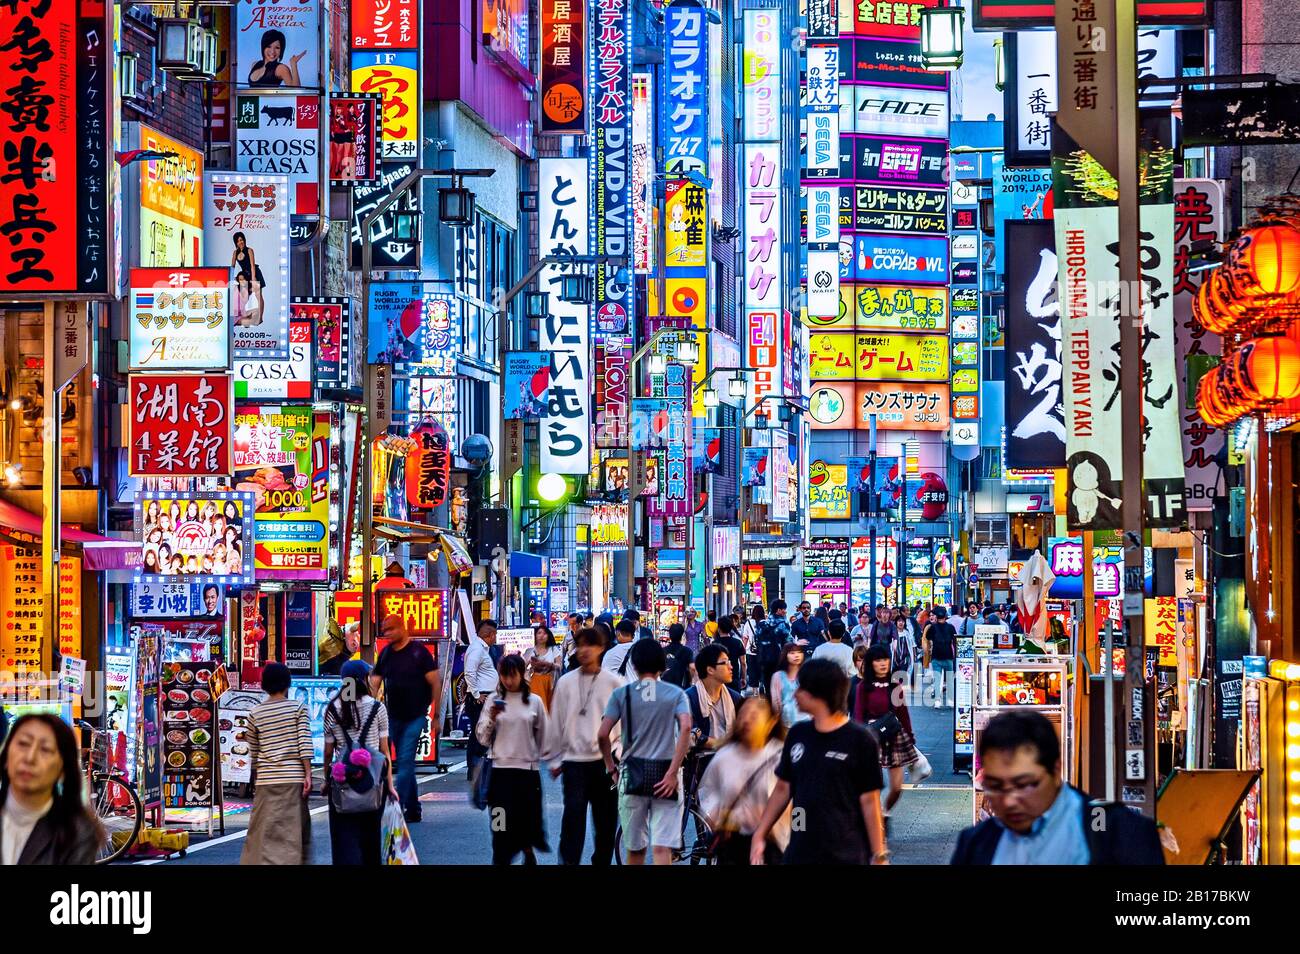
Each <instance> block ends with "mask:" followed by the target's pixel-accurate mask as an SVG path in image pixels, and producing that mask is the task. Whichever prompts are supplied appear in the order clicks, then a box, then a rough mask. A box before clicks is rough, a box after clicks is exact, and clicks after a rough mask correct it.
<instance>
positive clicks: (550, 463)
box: [537, 0, 592, 475]
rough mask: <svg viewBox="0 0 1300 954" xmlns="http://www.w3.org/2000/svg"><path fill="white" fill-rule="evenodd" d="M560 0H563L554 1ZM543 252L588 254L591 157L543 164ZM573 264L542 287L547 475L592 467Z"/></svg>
mask: <svg viewBox="0 0 1300 954" xmlns="http://www.w3.org/2000/svg"><path fill="white" fill-rule="evenodd" d="M554 2H556V3H558V2H560V0H554ZM538 184H539V192H540V199H539V212H538V223H539V251H540V252H541V253H542V254H543V255H554V254H557V253H568V254H579V255H585V254H587V252H588V250H589V233H588V231H587V201H588V179H587V160H586V159H542V160H540V161H539V163H538ZM571 270H572V268H571V267H570V266H561V265H547V266H546V267H545V268H543V269H542V271H541V273H540V275H539V277H538V288H539V289H541V290H542V291H544V292H548V293H549V294H550V303H551V304H550V314H549V315H547V316H546V318H545V319H543V320H542V321H541V322H540V323H539V326H538V342H537V347H538V350H539V351H546V352H550V354H551V372H550V387H549V389H548V391H547V399H546V414H545V415H544V417H543V421H542V427H541V468H542V472H543V473H552V474H574V475H582V474H586V473H588V472H589V471H590V470H591V420H590V401H591V394H592V386H591V368H590V360H591V354H590V351H591V346H590V322H589V319H588V307H587V306H586V305H577V304H571V303H569V302H565V301H563V300H561V298H560V295H559V291H560V288H559V286H560V284H561V281H562V277H563V276H564V275H565V274H566V273H568V272H569V271H571Z"/></svg>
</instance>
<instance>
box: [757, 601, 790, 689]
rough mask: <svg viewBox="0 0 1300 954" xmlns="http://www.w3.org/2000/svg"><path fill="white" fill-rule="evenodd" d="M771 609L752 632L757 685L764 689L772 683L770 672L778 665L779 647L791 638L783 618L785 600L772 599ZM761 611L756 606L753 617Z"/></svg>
mask: <svg viewBox="0 0 1300 954" xmlns="http://www.w3.org/2000/svg"><path fill="white" fill-rule="evenodd" d="M771 610H772V613H771V615H770V616H768V617H766V618H763V619H762V620H760V622H759V624H758V629H757V631H756V632H755V633H754V642H755V644H756V646H757V648H758V653H757V655H758V668H759V687H760V690H764V691H765V690H766V689H767V687H768V686H770V685H771V684H772V674H773V673H774V672H776V670H777V667H778V666H779V665H780V662H781V647H782V646H784V645H785V644H786V643H788V642H789V641H790V640H791V639H792V638H793V636H792V635H791V633H790V623H789V621H788V620H786V618H785V600H773V601H772V604H771ZM761 612H762V607H759V606H756V607H755V608H754V618H755V619H759V616H758V614H759V613H761Z"/></svg>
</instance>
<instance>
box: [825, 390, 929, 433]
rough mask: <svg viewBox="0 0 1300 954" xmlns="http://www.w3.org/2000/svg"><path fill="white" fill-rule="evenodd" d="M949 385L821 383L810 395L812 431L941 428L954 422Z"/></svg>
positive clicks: (927, 429) (924, 429) (921, 429)
mask: <svg viewBox="0 0 1300 954" xmlns="http://www.w3.org/2000/svg"><path fill="white" fill-rule="evenodd" d="M950 393H951V391H950V388H949V386H948V385H947V384H913V383H909V382H905V381H900V382H894V383H884V382H882V383H869V382H857V383H853V382H847V383H839V382H836V383H831V382H826V383H823V382H818V383H816V384H814V385H813V388H812V393H811V394H810V395H809V398H808V406H809V410H810V413H809V426H810V427H812V429H813V430H822V431H835V430H854V429H858V430H865V429H866V428H868V427H870V426H871V415H872V414H875V415H876V426H877V427H878V428H879V429H881V430H896V431H898V430H901V431H942V430H946V429H947V428H948V425H949V424H950V423H951V418H950V415H949V397H950Z"/></svg>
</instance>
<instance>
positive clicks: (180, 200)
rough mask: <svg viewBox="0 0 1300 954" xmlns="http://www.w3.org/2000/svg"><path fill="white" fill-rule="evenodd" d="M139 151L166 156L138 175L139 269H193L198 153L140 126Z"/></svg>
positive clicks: (198, 239)
mask: <svg viewBox="0 0 1300 954" xmlns="http://www.w3.org/2000/svg"><path fill="white" fill-rule="evenodd" d="M140 148H141V149H147V150H149V151H151V152H158V153H171V155H170V156H167V157H166V158H160V159H147V160H144V161H142V162H140V163H138V164H137V166H138V168H139V170H140V209H139V212H138V214H139V217H140V264H141V265H142V266H145V267H147V268H148V267H154V268H159V267H165V266H190V267H192V266H195V265H198V264H199V263H200V262H201V261H203V153H201V152H199V151H197V150H194V149H191V148H190V147H189V146H186V145H185V144H184V143H179V142H177V141H176V140H174V139H171V138H169V137H167V136H164V135H162V133H159V132H155V131H154V130H152V129H150V128H148V127H147V126H141V127H140Z"/></svg>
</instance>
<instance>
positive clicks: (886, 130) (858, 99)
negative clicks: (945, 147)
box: [845, 86, 948, 139]
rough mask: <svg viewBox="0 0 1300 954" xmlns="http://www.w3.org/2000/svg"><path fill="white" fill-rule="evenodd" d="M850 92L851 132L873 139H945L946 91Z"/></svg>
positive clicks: (871, 89)
mask: <svg viewBox="0 0 1300 954" xmlns="http://www.w3.org/2000/svg"><path fill="white" fill-rule="evenodd" d="M845 88H846V89H848V87H845ZM853 89H854V90H855V96H854V101H853V115H854V120H853V129H852V132H856V133H864V134H867V135H874V136H919V137H922V138H925V139H947V138H948V91H947V90H946V89H902V88H898V87H893V86H857V87H853ZM845 131H846V132H847V131H849V130H845Z"/></svg>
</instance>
